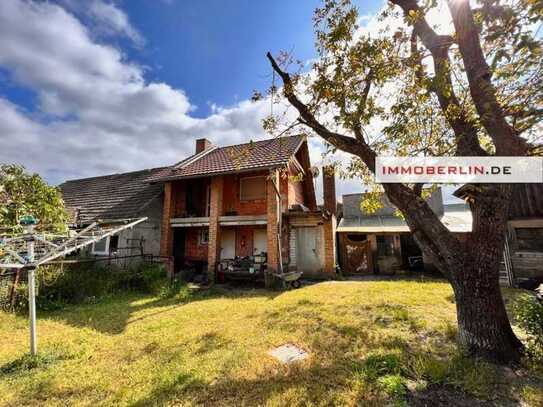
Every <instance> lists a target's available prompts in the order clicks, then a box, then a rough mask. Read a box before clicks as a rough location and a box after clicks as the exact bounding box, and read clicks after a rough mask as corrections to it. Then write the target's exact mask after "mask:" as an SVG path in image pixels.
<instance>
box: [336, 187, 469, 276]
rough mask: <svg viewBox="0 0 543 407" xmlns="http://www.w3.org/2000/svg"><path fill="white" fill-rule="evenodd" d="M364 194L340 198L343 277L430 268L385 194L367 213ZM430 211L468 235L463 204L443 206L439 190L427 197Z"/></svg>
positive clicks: (339, 248)
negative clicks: (372, 209) (379, 204)
mask: <svg viewBox="0 0 543 407" xmlns="http://www.w3.org/2000/svg"><path fill="white" fill-rule="evenodd" d="M364 198H365V194H363V193H359V194H349V195H343V218H342V219H341V221H340V223H339V225H338V228H337V232H338V251H339V260H340V266H341V269H342V271H343V273H345V274H347V275H348V274H373V273H381V274H394V273H396V272H398V271H400V270H405V269H408V268H413V267H416V266H419V267H420V266H422V265H423V264H424V267H425V268H431V267H432V265H431V264H430V261H429V260H428V259H425V258H424V257H423V254H422V252H421V250H420V248H419V247H418V245H417V243H416V242H415V240H414V238H413V236H412V234H411V232H410V231H409V227H408V226H407V223H406V222H405V221H404V220H403V219H402V218H400V217H398V216H396V214H395V212H396V208H395V207H394V206H393V205H392V204H391V203H390V201H389V200H388V199H387V197H386V196H385V195H383V197H382V201H381V202H382V205H383V206H382V208H381V209H379V210H378V211H376V212H374V213H371V214H367V213H364V212H363V211H362V208H361V203H362V201H363V199H364ZM428 202H429V204H430V207H431V208H432V209H433V211H434V212H435V213H436V214H437V215H438V216H439V217H440V219H441V221H442V222H443V223H444V225H445V226H447V228H448V229H449V230H450V231H451V232H453V233H456V234H458V235H459V236H462V235H465V234H466V233H469V232H471V223H472V218H471V212H470V211H469V208H468V207H467V206H466V205H465V204H454V205H444V204H443V197H442V192H441V189H437V190H436V191H434V192H433V193H432V194H431V196H430V197H429V198H428Z"/></svg>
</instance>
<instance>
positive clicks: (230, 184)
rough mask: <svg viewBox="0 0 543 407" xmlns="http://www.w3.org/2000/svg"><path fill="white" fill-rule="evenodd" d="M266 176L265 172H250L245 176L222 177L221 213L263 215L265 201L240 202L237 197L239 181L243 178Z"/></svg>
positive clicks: (264, 212)
mask: <svg viewBox="0 0 543 407" xmlns="http://www.w3.org/2000/svg"><path fill="white" fill-rule="evenodd" d="M259 175H262V176H267V173H266V172H262V171H260V172H251V173H247V174H234V175H228V176H225V177H224V189H223V206H222V210H223V212H222V213H221V215H223V214H225V213H226V212H230V211H235V212H237V214H238V215H265V214H266V199H258V200H253V201H241V200H240V196H239V192H240V189H239V180H240V178H243V177H254V176H259Z"/></svg>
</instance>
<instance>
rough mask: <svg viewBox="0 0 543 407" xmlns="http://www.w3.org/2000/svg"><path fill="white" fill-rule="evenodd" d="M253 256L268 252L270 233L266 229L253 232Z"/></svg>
mask: <svg viewBox="0 0 543 407" xmlns="http://www.w3.org/2000/svg"><path fill="white" fill-rule="evenodd" d="M253 248H254V250H253V254H254V255H255V256H256V255H259V254H260V253H262V252H264V253H267V252H268V233H267V231H266V229H255V230H254V232H253Z"/></svg>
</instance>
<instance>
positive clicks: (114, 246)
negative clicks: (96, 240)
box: [108, 235, 119, 253]
mask: <svg viewBox="0 0 543 407" xmlns="http://www.w3.org/2000/svg"><path fill="white" fill-rule="evenodd" d="M118 249H119V236H117V235H114V236H110V237H109V250H108V251H109V252H110V253H117V250H118Z"/></svg>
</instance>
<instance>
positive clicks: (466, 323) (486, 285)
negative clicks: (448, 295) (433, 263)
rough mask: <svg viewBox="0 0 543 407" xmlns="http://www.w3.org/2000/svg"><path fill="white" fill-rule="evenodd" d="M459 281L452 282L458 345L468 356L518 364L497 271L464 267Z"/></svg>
mask: <svg viewBox="0 0 543 407" xmlns="http://www.w3.org/2000/svg"><path fill="white" fill-rule="evenodd" d="M462 274H463V277H462V278H461V279H460V280H461V281H453V282H452V285H453V289H454V294H455V298H456V312H457V317H458V333H459V340H460V345H461V346H462V348H463V349H464V350H465V351H466V353H468V354H469V355H474V356H479V357H483V358H485V359H490V360H494V361H498V362H514V361H518V360H519V358H520V355H521V353H522V349H523V346H522V343H521V342H520V341H519V340H518V339H517V337H516V336H515V334H514V333H513V330H512V329H511V325H510V323H509V319H508V317H507V313H506V311H505V305H504V302H503V299H502V295H501V292H500V287H499V284H498V269H497V268H496V267H494V266H491V267H489V265H488V264H481V263H475V264H469V265H468V264H466V266H465V267H464V269H463V270H462Z"/></svg>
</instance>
